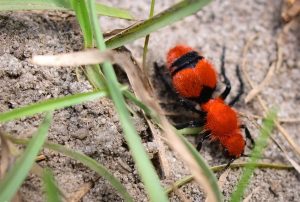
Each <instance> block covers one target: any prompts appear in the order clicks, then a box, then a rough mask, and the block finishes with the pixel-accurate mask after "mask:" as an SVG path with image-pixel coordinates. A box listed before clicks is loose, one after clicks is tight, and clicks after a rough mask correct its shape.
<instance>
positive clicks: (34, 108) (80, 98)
mask: <svg viewBox="0 0 300 202" xmlns="http://www.w3.org/2000/svg"><path fill="white" fill-rule="evenodd" d="M104 96H107V92H106V91H95V92H88V93H80V94H75V95H68V96H64V97H61V98H55V99H49V100H45V101H41V102H37V103H34V104H31V105H27V106H24V107H20V108H17V109H13V110H10V111H8V112H4V113H1V114H0V122H4V121H11V120H14V119H18V118H22V117H26V116H32V115H34V114H36V113H42V112H45V111H52V110H56V109H61V108H64V107H69V106H72V105H75V104H80V103H82V102H86V101H91V100H96V99H98V98H101V97H104Z"/></svg>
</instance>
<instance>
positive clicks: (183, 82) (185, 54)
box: [167, 45, 217, 103]
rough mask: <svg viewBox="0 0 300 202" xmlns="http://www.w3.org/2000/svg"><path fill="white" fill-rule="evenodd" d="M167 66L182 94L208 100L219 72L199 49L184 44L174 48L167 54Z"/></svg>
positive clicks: (197, 100) (197, 99)
mask: <svg viewBox="0 0 300 202" xmlns="http://www.w3.org/2000/svg"><path fill="white" fill-rule="evenodd" d="M167 68H168V69H169V71H170V73H171V76H172V84H173V86H174V88H175V89H176V91H177V92H178V93H179V94H180V96H182V97H184V98H187V99H190V100H193V101H196V102H197V103H204V102H207V101H208V100H209V99H210V98H211V96H212V93H213V92H214V90H215V88H216V84H217V74H216V71H215V69H214V67H213V65H212V64H211V63H210V62H209V61H208V60H206V59H205V58H204V57H203V56H201V55H200V54H199V53H198V52H197V51H194V50H193V49H192V48H190V47H188V46H184V45H178V46H176V47H174V48H172V49H171V50H170V51H169V52H168V54H167Z"/></svg>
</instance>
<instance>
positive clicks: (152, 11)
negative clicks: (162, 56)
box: [142, 0, 155, 72]
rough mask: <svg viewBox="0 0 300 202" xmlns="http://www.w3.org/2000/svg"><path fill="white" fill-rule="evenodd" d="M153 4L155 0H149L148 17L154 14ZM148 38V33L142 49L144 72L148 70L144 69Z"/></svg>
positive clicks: (144, 67)
mask: <svg viewBox="0 0 300 202" xmlns="http://www.w3.org/2000/svg"><path fill="white" fill-rule="evenodd" d="M154 6H155V0H151V7H150V13H149V18H152V17H153V15H154ZM149 40H150V35H147V36H146V38H145V42H144V50H143V65H142V67H143V70H144V72H147V71H148V70H147V69H146V62H147V52H148V43H149Z"/></svg>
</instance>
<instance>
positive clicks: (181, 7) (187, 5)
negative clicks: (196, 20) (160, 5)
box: [106, 0, 211, 49]
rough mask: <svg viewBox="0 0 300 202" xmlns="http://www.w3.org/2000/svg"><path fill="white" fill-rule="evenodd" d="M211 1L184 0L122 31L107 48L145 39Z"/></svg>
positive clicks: (108, 43)
mask: <svg viewBox="0 0 300 202" xmlns="http://www.w3.org/2000/svg"><path fill="white" fill-rule="evenodd" d="M210 1H211V0H184V1H181V2H179V3H178V4H175V5H174V6H172V7H170V8H168V9H167V10H165V11H163V12H161V13H159V14H157V15H155V16H154V17H152V18H150V19H148V20H145V21H143V22H141V23H138V24H135V25H134V26H132V27H130V28H128V29H125V30H124V31H121V32H120V33H119V34H117V35H115V36H114V37H112V38H110V39H108V40H107V41H106V46H107V48H111V49H112V48H117V47H120V46H122V45H125V44H126V43H129V42H131V41H134V40H136V39H138V38H141V37H144V36H146V35H148V34H150V33H151V32H154V31H156V30H158V29H160V28H162V27H165V26H167V25H170V24H171V23H174V22H176V21H178V20H180V19H182V18H184V17H186V16H189V15H191V14H193V13H195V12H197V11H198V10H200V9H201V8H202V7H204V6H205V5H206V4H208V3H209V2H210Z"/></svg>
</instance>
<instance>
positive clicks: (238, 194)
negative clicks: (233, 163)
mask: <svg viewBox="0 0 300 202" xmlns="http://www.w3.org/2000/svg"><path fill="white" fill-rule="evenodd" d="M275 120H276V112H275V110H274V109H271V110H269V111H268V113H267V116H266V118H265V120H264V121H263V124H262V128H261V129H260V135H259V137H258V139H257V141H256V144H255V147H254V149H253V150H252V152H251V155H250V156H251V157H250V160H249V165H247V166H246V167H245V169H244V172H243V174H242V176H241V179H240V181H239V183H238V184H237V186H236V189H235V191H234V192H233V193H232V195H231V199H230V201H231V202H238V201H241V198H242V197H243V195H244V191H245V189H246V187H247V186H248V184H249V181H250V178H251V176H252V174H253V172H254V169H255V168H256V167H257V165H256V163H257V160H258V159H259V158H260V157H261V155H262V151H263V149H264V148H265V147H266V146H267V141H268V139H269V136H270V135H271V132H272V129H273V127H274V122H275Z"/></svg>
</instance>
